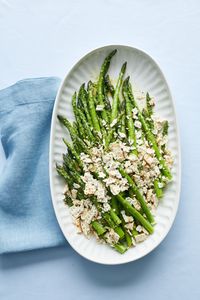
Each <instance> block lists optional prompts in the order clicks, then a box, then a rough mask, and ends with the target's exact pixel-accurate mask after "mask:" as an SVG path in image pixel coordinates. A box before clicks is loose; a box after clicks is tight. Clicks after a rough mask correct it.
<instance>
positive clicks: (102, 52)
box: [49, 45, 181, 265]
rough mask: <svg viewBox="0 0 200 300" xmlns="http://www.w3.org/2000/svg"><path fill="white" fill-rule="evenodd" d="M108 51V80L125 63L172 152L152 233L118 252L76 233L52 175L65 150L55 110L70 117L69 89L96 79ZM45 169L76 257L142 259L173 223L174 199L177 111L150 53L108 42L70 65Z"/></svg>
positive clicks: (115, 261) (177, 162)
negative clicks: (163, 123) (151, 101)
mask: <svg viewBox="0 0 200 300" xmlns="http://www.w3.org/2000/svg"><path fill="white" fill-rule="evenodd" d="M113 49H117V50H118V51H117V54H116V55H115V56H114V57H113V59H112V62H111V66H110V69H109V74H110V75H111V78H117V74H118V73H119V70H120V67H121V65H122V64H123V62H124V61H127V63H128V64H127V71H126V74H127V75H130V77H131V82H132V84H133V86H137V88H138V89H140V90H141V91H144V92H147V91H148V92H149V93H150V95H152V96H154V97H155V101H156V113H157V114H158V115H159V116H161V117H162V118H165V119H167V120H168V121H169V124H170V128H169V149H171V150H172V152H173V155H174V166H173V170H172V174H173V181H172V182H171V183H170V184H169V185H168V187H167V189H166V192H165V195H164V198H163V199H162V200H161V201H160V203H159V206H158V210H157V216H156V223H157V224H156V226H155V232H154V233H153V234H152V235H150V236H149V237H148V238H147V239H146V240H145V241H144V242H143V243H141V244H138V245H137V246H136V247H134V248H131V249H130V250H128V251H127V252H126V253H124V254H123V255H121V254H119V253H118V252H116V251H114V250H113V249H111V248H110V247H109V246H107V245H102V244H99V243H98V242H97V241H96V240H95V239H94V238H91V239H87V238H86V237H84V236H83V235H81V234H78V233H77V232H76V228H75V226H74V224H73V222H72V218H71V215H70V213H69V210H68V208H67V207H66V205H65V204H64V203H63V198H64V197H63V192H64V185H65V183H64V182H63V181H62V179H61V178H60V177H59V176H58V175H57V172H56V169H55V163H56V162H58V163H61V162H62V153H65V152H66V147H65V145H64V143H63V141H62V138H63V137H66V136H67V131H66V130H65V129H63V127H62V126H61V125H60V124H59V121H58V120H57V114H61V115H64V116H66V117H67V118H68V119H69V120H73V112H72V107H71V96H72V94H73V93H74V91H78V89H79V87H80V85H81V84H82V83H83V82H88V81H89V80H92V81H93V80H96V79H97V76H98V74H99V70H100V66H101V64H102V61H103V60H104V58H105V57H106V55H107V54H108V53H109V52H110V51H111V50H113ZM68 138H69V136H68ZM49 168H50V169H49V171H50V187H51V195H52V201H53V207H54V210H55V214H56V217H57V220H58V223H59V225H60V228H61V230H62V232H63V234H64V236H65V238H66V239H67V241H68V242H69V244H70V245H71V246H72V247H73V248H74V250H76V251H77V252H78V253H79V254H80V255H82V256H83V257H85V258H87V259H89V260H91V261H94V262H97V263H101V264H110V265H114V264H122V263H127V262H130V261H134V260H136V259H139V258H141V257H143V256H144V255H146V254H148V253H149V252H151V251H152V250H153V249H154V248H155V247H157V246H158V245H159V244H160V242H161V241H162V240H163V239H164V238H165V236H166V235H167V233H168V232H169V230H170V228H171V226H172V223H173V221H174V218H175V216H176V212H177V208H178V203H179V194H180V179H181V162H180V143H179V135H178V128H177V121H176V114H175V110H174V105H173V100H172V96H171V93H170V90H169V87H168V84H167V81H166V79H165V77H164V75H163V73H162V71H161V70H160V68H159V66H158V65H157V63H156V62H155V61H154V60H153V59H152V58H151V57H150V56H149V55H147V54H146V53H145V52H143V51H141V50H139V49H136V48H133V47H129V46H123V45H109V46H105V47H101V48H98V49H96V50H94V51H92V52H90V53H88V54H87V55H85V56H84V57H83V58H81V59H80V60H79V61H78V62H77V63H76V64H75V66H74V67H73V68H72V69H71V71H70V72H69V73H68V74H67V75H66V77H65V78H64V80H63V81H62V83H61V86H60V88H59V91H58V93H57V97H56V101H55V105H54V110H53V116H52V124H51V137H50V155H49Z"/></svg>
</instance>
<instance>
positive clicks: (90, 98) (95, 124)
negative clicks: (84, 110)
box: [88, 81, 101, 133]
mask: <svg viewBox="0 0 200 300" xmlns="http://www.w3.org/2000/svg"><path fill="white" fill-rule="evenodd" d="M88 105H89V111H90V116H91V119H92V124H93V128H94V130H95V131H96V132H97V133H101V129H100V126H99V120H98V117H97V113H96V108H95V104H94V99H93V92H92V82H91V81H89V83H88Z"/></svg>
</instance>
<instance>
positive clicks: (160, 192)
mask: <svg viewBox="0 0 200 300" xmlns="http://www.w3.org/2000/svg"><path fill="white" fill-rule="evenodd" d="M154 190H155V192H156V196H157V198H158V199H159V198H162V197H163V190H162V189H161V188H160V187H159V181H158V180H157V179H155V180H154Z"/></svg>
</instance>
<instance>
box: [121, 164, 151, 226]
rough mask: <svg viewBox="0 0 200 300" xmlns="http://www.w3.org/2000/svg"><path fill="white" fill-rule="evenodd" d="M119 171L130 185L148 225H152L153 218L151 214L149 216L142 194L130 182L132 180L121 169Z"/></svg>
mask: <svg viewBox="0 0 200 300" xmlns="http://www.w3.org/2000/svg"><path fill="white" fill-rule="evenodd" d="M119 171H120V173H121V174H122V176H123V177H124V178H126V179H127V181H128V183H129V184H130V186H131V189H132V190H133V192H134V194H135V196H136V198H137V200H138V201H139V202H140V205H141V207H142V210H143V212H144V213H145V215H146V217H147V219H148V220H149V222H150V223H152V224H154V218H153V216H152V214H151V212H150V210H149V208H148V206H147V204H146V202H145V200H144V198H143V196H142V194H141V193H140V191H139V189H138V188H137V186H136V184H135V182H134V181H133V180H132V178H131V177H130V176H129V175H128V174H127V173H126V172H125V171H124V170H123V169H122V168H119Z"/></svg>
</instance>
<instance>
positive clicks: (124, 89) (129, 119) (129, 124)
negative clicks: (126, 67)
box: [122, 77, 137, 155]
mask: <svg viewBox="0 0 200 300" xmlns="http://www.w3.org/2000/svg"><path fill="white" fill-rule="evenodd" d="M128 81H129V77H128V78H127V79H126V80H125V81H124V83H123V87H122V93H123V96H124V100H125V107H126V123H127V129H128V140H129V143H130V145H133V146H134V148H135V149H133V153H134V154H135V155H137V150H136V148H137V143H136V135H135V127H134V123H133V117H132V109H133V105H132V103H131V101H130V98H129V94H128V88H127V85H128Z"/></svg>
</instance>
